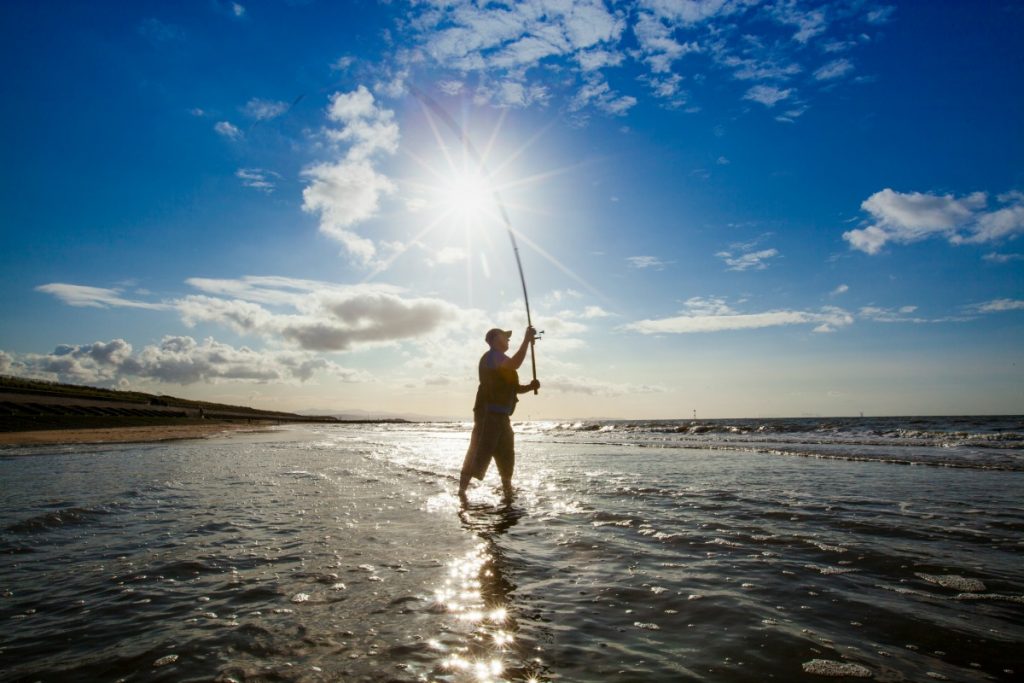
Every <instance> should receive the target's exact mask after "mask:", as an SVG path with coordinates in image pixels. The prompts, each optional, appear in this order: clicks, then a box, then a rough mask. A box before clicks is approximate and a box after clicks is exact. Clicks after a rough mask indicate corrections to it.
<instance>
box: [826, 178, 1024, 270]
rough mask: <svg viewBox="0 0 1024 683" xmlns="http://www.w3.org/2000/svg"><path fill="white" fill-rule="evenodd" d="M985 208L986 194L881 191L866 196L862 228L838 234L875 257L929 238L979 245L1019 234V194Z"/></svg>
mask: <svg viewBox="0 0 1024 683" xmlns="http://www.w3.org/2000/svg"><path fill="white" fill-rule="evenodd" d="M996 200H997V202H998V204H999V205H1000V206H998V207H997V208H990V207H989V200H988V195H987V194H986V193H984V192H974V193H972V194H969V195H967V196H965V197H960V198H957V197H954V196H953V195H951V194H945V195H937V194H931V193H922V192H909V193H901V192H896V191H895V190H892V189H889V188H886V189H884V190H881V191H880V192H876V193H875V194H873V195H871V196H870V197H868V198H867V199H866V200H864V202H863V203H862V204H861V208H862V209H863V210H864V211H866V212H867V213H869V214H870V215H871V220H870V221H867V222H866V225H865V227H862V228H857V229H855V230H849V231H847V232H844V233H843V239H845V240H846V241H847V242H849V244H850V246H851V247H852V248H854V249H857V250H860V251H863V252H865V253H867V254H877V253H878V252H880V251H881V250H882V248H883V247H884V246H885V245H886V244H888V243H890V242H893V243H896V244H910V243H912V242H918V241H920V240H924V239H928V238H931V237H940V238H943V239H946V240H947V241H948V242H949V243H950V244H981V243H985V242H994V241H998V240H1001V239H1005V238H1010V237H1014V236H1016V235H1018V234H1020V233H1022V232H1024V194H1022V193H1020V192H1008V193H1006V194H1001V195H999V196H998V197H997V198H996Z"/></svg>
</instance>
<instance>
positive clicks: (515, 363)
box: [507, 327, 537, 393]
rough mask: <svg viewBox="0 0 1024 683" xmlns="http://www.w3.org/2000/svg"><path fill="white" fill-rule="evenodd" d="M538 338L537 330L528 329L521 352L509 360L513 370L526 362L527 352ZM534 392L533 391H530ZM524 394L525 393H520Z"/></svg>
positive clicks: (520, 347) (521, 345)
mask: <svg viewBox="0 0 1024 683" xmlns="http://www.w3.org/2000/svg"><path fill="white" fill-rule="evenodd" d="M536 338H537V330H535V329H533V328H532V327H527V328H526V334H524V335H523V343H522V344H520V345H519V350H518V351H516V352H515V354H513V355H512V357H511V358H509V359H508V363H507V364H508V365H511V366H512V369H513V370H518V369H519V366H520V365H522V364H523V361H524V360H526V351H527V350H528V349H529V348H530V342H532V341H533V340H534V339H536ZM530 391H533V389H530ZM519 393H523V392H519Z"/></svg>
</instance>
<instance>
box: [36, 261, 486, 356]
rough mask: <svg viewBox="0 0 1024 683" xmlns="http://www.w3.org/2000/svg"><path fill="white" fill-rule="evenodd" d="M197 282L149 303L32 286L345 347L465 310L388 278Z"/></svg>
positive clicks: (413, 333)
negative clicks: (381, 281)
mask: <svg viewBox="0 0 1024 683" xmlns="http://www.w3.org/2000/svg"><path fill="white" fill-rule="evenodd" d="M187 282H188V284H189V285H191V286H192V287H194V288H196V289H197V290H199V291H200V292H201V293H200V294H192V295H189V296H185V297H182V298H179V299H176V300H174V301H167V302H162V303H149V302H145V301H134V300H130V299H125V298H124V297H122V296H120V294H119V290H113V289H103V288H98V287H85V286H81V285H67V284H60V283H54V284H50V285H43V286H41V287H39V288H38V289H39V290H40V291H44V292H47V293H49V294H53V295H54V296H57V297H58V298H60V299H61V300H62V301H64V302H65V303H67V304H68V305H72V306H93V307H128V308H148V309H153V310H173V311H176V312H177V313H178V314H179V315H180V316H181V319H182V321H183V322H184V323H185V324H186V325H188V326H190V327H192V326H194V325H196V324H198V323H201V322H203V323H215V324H219V325H223V326H225V327H227V328H229V329H231V330H232V331H234V332H236V333H238V334H243V335H251V336H256V337H261V338H264V339H267V340H270V341H273V342H276V343H284V344H287V345H290V346H293V347H296V348H298V349H302V350H305V351H348V350H352V349H355V348H359V347H362V346H367V345H380V344H390V343H395V342H400V341H403V340H413V339H418V338H423V337H429V336H430V335H432V334H434V333H437V332H440V331H443V330H445V329H460V326H461V325H462V323H463V322H464V319H465V317H466V315H465V314H464V313H463V312H462V311H461V310H460V309H459V308H457V307H455V306H454V305H452V304H450V303H448V302H446V301H444V300H441V299H436V298H430V297H410V296H408V295H406V294H405V292H404V290H402V289H401V288H398V287H393V286H389V285H337V284H333V283H329V282H320V281H315V280H300V279H294V278H284V277H273V276H264V277H245V278H241V279H227V280H225V279H210V278H190V279H189V280H188V281H187Z"/></svg>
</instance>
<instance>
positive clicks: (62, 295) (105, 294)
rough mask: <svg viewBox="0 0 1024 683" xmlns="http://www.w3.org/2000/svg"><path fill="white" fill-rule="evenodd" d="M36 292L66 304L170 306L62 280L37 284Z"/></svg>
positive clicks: (161, 307)
mask: <svg viewBox="0 0 1024 683" xmlns="http://www.w3.org/2000/svg"><path fill="white" fill-rule="evenodd" d="M36 291H37V292H45V293H46V294H52V295H53V296H55V297H57V298H58V299H60V300H61V301H63V302H64V303H65V304H67V305H68V306H78V307H90V308H145V309H150V310H155V311H158V310H166V309H168V308H170V307H171V306H170V305H169V304H164V303H150V302H146V301H136V300H132V299H126V298H124V297H123V296H121V292H122V290H121V289H108V288H105V287H87V286H85V285H69V284H66V283H63V282H52V283H50V284H45V285H39V286H38V287H36Z"/></svg>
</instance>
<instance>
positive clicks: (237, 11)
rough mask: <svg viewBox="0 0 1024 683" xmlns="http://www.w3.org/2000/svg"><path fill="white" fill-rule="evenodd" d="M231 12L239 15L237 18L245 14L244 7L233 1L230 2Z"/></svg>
mask: <svg viewBox="0 0 1024 683" xmlns="http://www.w3.org/2000/svg"><path fill="white" fill-rule="evenodd" d="M231 13H232V14H234V15H235V16H236V17H239V18H241V17H244V16H245V7H244V6H242V5H240V4H239V3H237V2H233V3H231Z"/></svg>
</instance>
